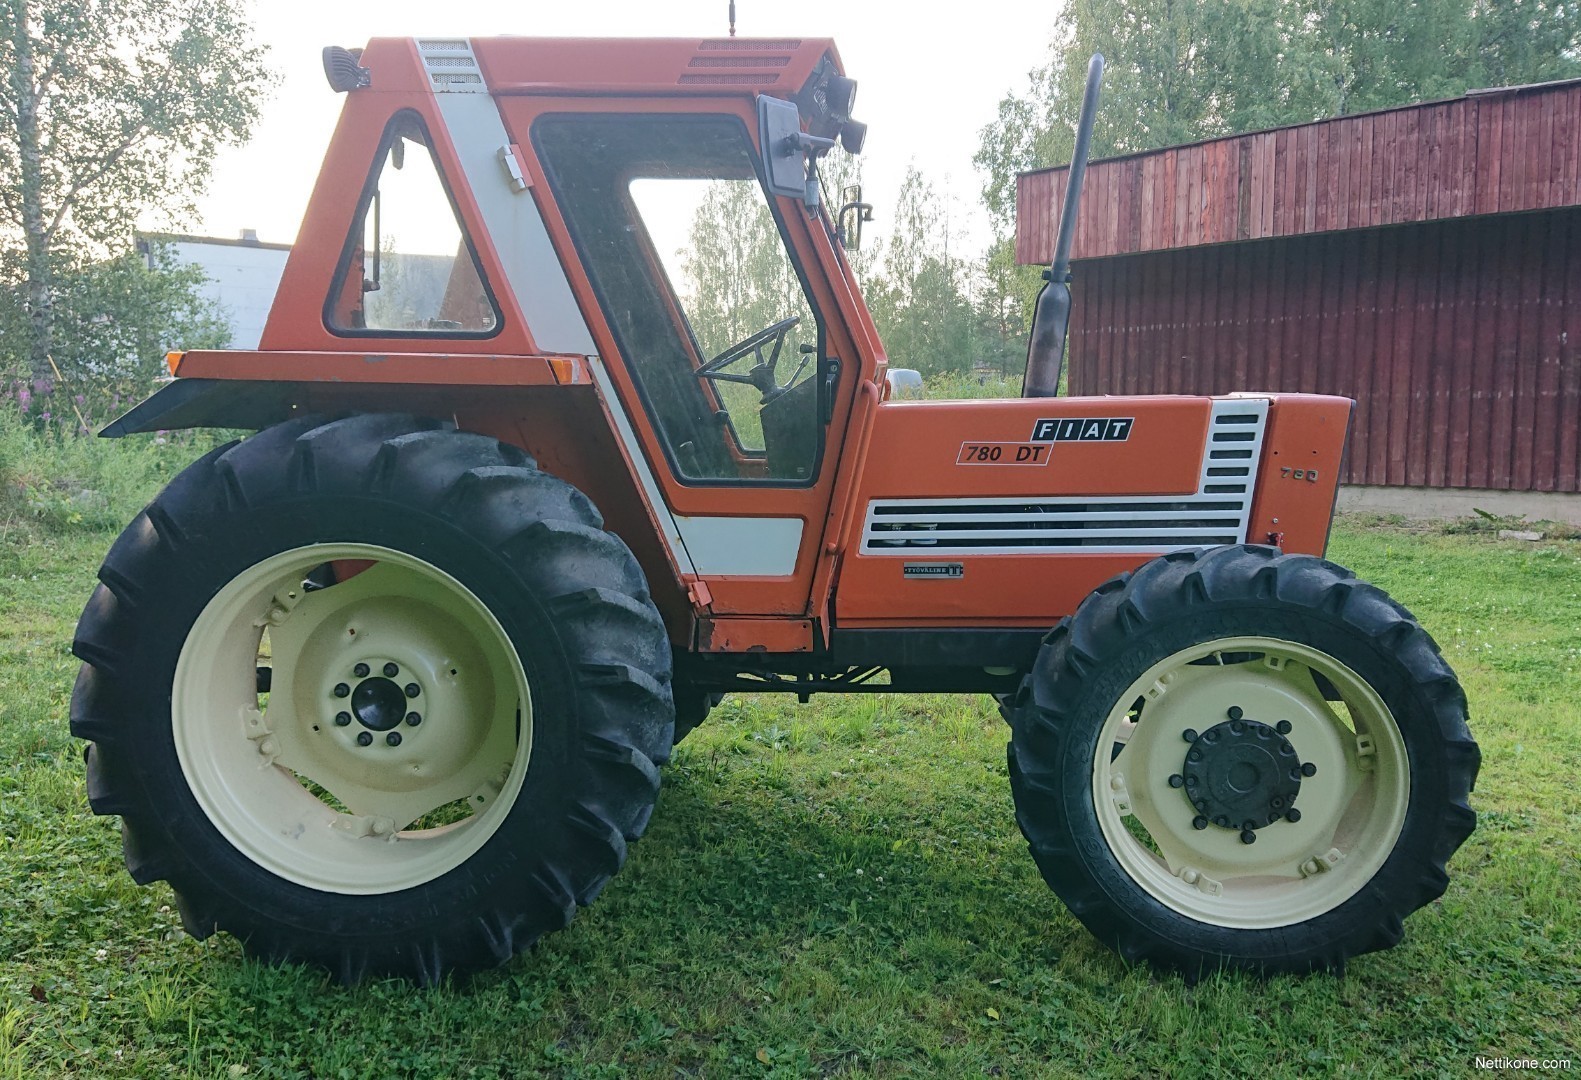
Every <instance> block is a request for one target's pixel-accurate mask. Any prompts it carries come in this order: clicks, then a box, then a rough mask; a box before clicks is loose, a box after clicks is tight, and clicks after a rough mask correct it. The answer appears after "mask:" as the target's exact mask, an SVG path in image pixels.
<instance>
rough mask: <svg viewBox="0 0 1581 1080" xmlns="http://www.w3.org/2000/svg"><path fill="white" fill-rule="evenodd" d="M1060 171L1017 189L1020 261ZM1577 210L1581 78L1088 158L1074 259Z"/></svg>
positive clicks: (1043, 236)
mask: <svg viewBox="0 0 1581 1080" xmlns="http://www.w3.org/2000/svg"><path fill="white" fill-rule="evenodd" d="M1066 171H1067V170H1066V167H1063V166H1062V167H1059V168H1055V169H1042V170H1038V171H1036V172H1029V173H1023V174H1021V175H1020V176H1019V177H1018V178H1017V192H1016V197H1017V198H1016V202H1017V223H1016V258H1017V260H1018V261H1020V262H1023V263H1039V262H1044V261H1046V260H1047V259H1048V257H1049V254H1050V253H1051V252H1052V251H1053V247H1054V227H1055V222H1056V221H1057V220H1058V216H1059V203H1060V200H1061V199H1063V198H1064V193H1065V177H1066ZM1574 205H1581V79H1569V80H1564V81H1561V82H1552V83H1539V84H1535V85H1531V86H1513V87H1499V88H1495V89H1489V90H1477V91H1473V92H1471V93H1468V94H1466V95H1465V96H1463V97H1458V98H1451V99H1448V100H1445V101H1434V102H1424V103H1420V104H1415V105H1406V106H1400V107H1397V108H1393V109H1383V110H1379V111H1377V112H1369V113H1360V114H1356V115H1353V116H1342V117H1335V118H1332V119H1327V120H1319V121H1315V122H1313V123H1308V124H1296V125H1292V126H1289V127H1282V128H1273V129H1269V130H1266V131H1255V132H1250V133H1248V134H1244V135H1233V136H1226V137H1223V138H1218V139H1209V140H1205V141H1203V142H1197V143H1190V144H1187V145H1183V146H1173V147H1167V148H1165V149H1162V150H1153V151H1149V152H1146V153H1140V154H1131V155H1128V156H1125V157H1118V158H1110V159H1106V160H1103V161H1095V162H1093V163H1092V164H1091V165H1090V166H1089V167H1088V171H1087V186H1086V190H1085V192H1084V193H1083V197H1082V207H1081V213H1080V215H1079V216H1078V219H1077V228H1076V236H1075V240H1074V244H1073V248H1072V254H1073V257H1074V258H1077V259H1084V258H1086V259H1090V258H1102V257H1105V256H1109V255H1119V254H1126V253H1131V252H1141V251H1160V250H1168V249H1172V248H1185V247H1197V246H1201V245H1205V244H1220V243H1232V242H1235V241H1239V240H1254V239H1262V238H1267V237H1275V236H1301V235H1307V234H1312V233H1321V232H1331V231H1336V230H1341V229H1359V228H1374V227H1377V226H1382V225H1396V224H1404V223H1409V222H1422V221H1433V220H1440V219H1444V218H1453V217H1469V216H1474V215H1481V214H1499V213H1511V212H1516V211H1525V210H1542V209H1551V208H1557V207H1564V206H1574Z"/></svg>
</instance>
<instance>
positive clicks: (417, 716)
mask: <svg viewBox="0 0 1581 1080" xmlns="http://www.w3.org/2000/svg"><path fill="white" fill-rule="evenodd" d="M406 722H407V723H408V724H410V725H411V726H412V727H416V726H417V725H418V724H421V723H422V722H423V714H422V713H416V712H409V713H407V714H406Z"/></svg>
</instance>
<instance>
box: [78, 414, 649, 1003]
mask: <svg viewBox="0 0 1581 1080" xmlns="http://www.w3.org/2000/svg"><path fill="white" fill-rule="evenodd" d="M99 580H100V582H101V584H100V585H99V586H98V588H97V589H96V590H95V591H94V594H93V596H92V598H91V599H90V600H89V601H88V605H87V608H86V610H85V611H84V612H83V615H82V619H81V621H80V622H79V624H78V627H77V635H76V640H75V642H74V644H73V651H74V652H75V653H76V655H77V656H78V657H80V658H81V659H82V660H83V662H84V663H83V666H82V669H81V672H80V674H79V675H78V678H77V684H76V688H75V690H74V692H73V695H72V704H71V728H72V732H73V734H75V735H77V736H78V737H80V738H83V739H87V740H89V745H88V747H87V748H86V759H87V787H88V799H89V802H90V804H91V805H92V807H93V810H94V812H96V813H99V814H117V815H120V817H121V819H122V837H123V842H124V849H125V856H126V864H127V868H128V870H129V871H130V872H131V875H132V877H133V878H134V879H136V880H137V881H138V882H139V883H142V884H147V883H149V882H152V881H155V880H159V879H164V880H168V881H169V882H170V884H171V886H172V887H173V888H174V890H175V892H176V897H177V901H178V904H179V907H180V911H181V914H182V918H183V921H184V923H185V925H186V928H187V930H188V932H189V933H191V934H192V935H193V936H194V937H197V938H204V937H207V936H208V935H209V934H210V933H212V932H213V931H214V930H216V929H220V930H226V931H228V932H230V933H232V934H234V935H235V936H236V937H238V938H239V939H241V941H242V943H243V944H244V946H245V948H246V951H247V952H248V953H249V954H250V955H252V956H255V957H258V958H261V959H264V960H268V961H275V962H280V961H302V962H307V963H311V964H316V965H321V966H323V967H324V968H327V969H328V970H329V971H331V972H332V973H333V974H334V975H336V976H337V977H338V978H339V979H340V980H341V981H343V982H345V983H348V984H349V983H355V982H357V981H359V980H360V979H362V978H364V977H367V976H383V975H395V976H404V977H408V978H411V979H414V980H416V981H418V982H420V983H423V984H425V985H429V984H434V983H437V982H439V981H441V980H442V979H444V978H445V977H446V976H447V975H448V974H451V973H456V974H463V973H467V972H472V971H477V970H480V969H483V968H487V967H492V966H495V965H497V964H501V963H503V962H505V961H507V960H509V959H510V958H511V957H512V956H514V955H515V954H516V953H518V952H520V951H521V950H523V949H525V948H526V947H527V946H528V945H530V944H531V943H532V942H534V941H535V940H536V939H537V938H538V937H539V936H541V935H542V934H544V933H546V932H548V931H551V930H556V929H559V928H560V927H563V926H565V925H566V924H567V923H568V922H569V921H570V920H571V918H572V916H573V914H574V913H575V911H576V907H577V905H579V904H587V903H589V902H591V901H592V900H593V898H594V897H596V896H597V895H598V893H599V890H600V889H602V888H603V887H604V884H605V883H606V882H607V881H608V880H609V879H610V877H611V875H613V874H614V873H615V872H616V871H617V870H618V869H619V868H620V866H621V864H622V863H623V862H624V861H625V858H626V846H627V843H628V842H629V841H631V840H635V839H636V838H637V837H639V836H640V835H642V832H643V829H644V828H645V827H646V825H647V823H648V818H649V815H650V814H651V813H652V810H653V806H654V801H655V799H656V797H657V793H658V788H659V773H658V769H657V764H658V763H661V762H663V761H664V760H666V759H667V758H668V756H669V751H670V745H671V737H672V725H673V721H674V713H673V706H672V702H671V696H670V686H669V681H670V671H671V654H670V645H669V642H668V639H667V638H666V635H665V632H664V627H663V624H662V622H661V621H660V618H659V614H658V612H657V610H655V608H654V606H653V603H652V601H651V600H650V598H649V595H648V590H647V587H646V584H645V582H644V580H643V577H642V572H641V570H640V569H639V568H638V566H637V563H636V561H635V560H634V559H633V558H632V555H631V553H630V552H629V551H628V550H627V548H626V546H625V545H624V544H622V543H621V542H620V541H619V540H618V539H616V538H615V537H614V536H613V535H611V534H609V533H607V532H604V531H603V530H602V521H601V518H600V517H599V514H598V512H597V511H596V510H595V509H594V508H593V505H592V503H590V502H589V501H588V499H587V498H586V497H585V496H584V495H583V494H582V493H580V492H578V491H577V490H575V489H574V488H572V487H571V486H570V485H568V484H565V483H564V482H562V481H560V480H558V479H556V478H554V477H552V476H549V475H547V474H545V473H542V472H540V471H538V469H537V468H536V466H535V465H534V463H533V461H532V460H531V459H530V458H529V457H528V456H527V455H526V454H525V453H523V452H522V451H520V450H518V449H517V448H515V447H513V446H510V445H507V444H503V443H500V442H498V441H496V440H494V439H491V438H485V437H483V436H481V435H474V434H464V433H460V432H457V431H454V430H446V429H443V428H442V427H441V425H440V424H439V423H438V422H436V421H432V420H425V419H419V418H415V417H410V416H392V415H382V414H372V415H355V416H351V417H347V418H343V419H336V420H325V419H321V418H304V419H299V420H293V421H290V422H288V423H285V424H281V425H279V426H277V427H273V428H270V429H267V430H265V431H263V432H260V433H259V434H257V435H254V436H252V437H250V438H248V439H246V440H245V441H242V442H237V443H231V444H230V445H228V446H224V447H221V448H219V449H217V450H215V451H214V452H212V453H210V454H208V455H207V456H205V457H203V458H202V459H200V460H199V461H197V462H196V463H195V464H193V465H192V466H191V467H189V468H188V469H186V470H185V471H184V472H182V473H181V474H180V475H179V476H177V477H176V478H175V479H174V480H173V481H172V482H171V483H170V485H169V486H168V487H167V488H165V490H164V491H162V492H161V493H160V494H159V495H158V496H157V497H156V498H155V499H154V501H153V502H152V503H150V504H149V506H148V507H147V509H145V510H144V511H143V512H142V513H141V514H139V515H138V516H137V518H136V520H134V521H133V522H132V524H131V525H130V526H129V527H128V528H127V529H126V531H125V532H124V533H123V534H122V535H121V537H120V538H119V539H118V540H117V541H116V543H115V544H114V545H113V547H112V548H111V550H110V552H109V554H108V556H107V557H106V559H105V561H104V565H103V567H102V568H101V570H100V571H99ZM265 669H267V674H266V673H265Z"/></svg>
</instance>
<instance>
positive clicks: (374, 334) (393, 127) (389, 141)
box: [321, 109, 505, 341]
mask: <svg viewBox="0 0 1581 1080" xmlns="http://www.w3.org/2000/svg"><path fill="white" fill-rule="evenodd" d="M412 124H415V125H416V127H417V129H418V130H419V131H421V132H422V135H423V143H424V147H425V149H427V151H428V156H429V157H430V158H431V159H432V160H433V164H434V172H435V174H436V175H437V176H438V177H439V187H440V190H442V191H443V192H444V193H445V200H446V201H447V202H448V203H449V204H450V212H451V213H452V214H454V215H455V220H456V231H457V232H459V233H460V234H461V239H462V242H463V243H465V244H466V248H467V253H468V254H469V255H470V256H471V257H472V265H473V267H474V268H475V269H476V270H477V274H478V283H479V284H480V285H482V286H483V295H484V296H485V297H486V298H487V300H488V304H489V309H490V310H491V311H493V312H494V325H493V326H492V327H490V328H489V329H487V330H452V329H434V330H391V329H379V328H367V327H362V328H359V327H354V326H340V325H337V324H336V322H335V318H334V314H335V300H336V298H337V297H339V296H340V295H341V291H342V290H343V289H344V288H345V286H346V278H347V275H349V274H350V272H351V257H352V252H354V251H355V250H356V248H357V245H358V244H359V243H360V242H361V241H362V238H363V236H364V235H366V232H367V227H368V211H369V209H370V207H371V206H372V204H373V196H374V193H375V192H377V191H378V190H379V178H380V176H382V175H383V173H384V168H385V164H386V163H387V161H388V159H389V154H390V148H391V147H393V146H394V145H395V140H396V139H398V138H400V137H401V135H400V131H403V130H410V125H412ZM365 257H366V255H365ZM364 295H366V294H364ZM321 318H322V321H323V323H324V329H325V330H327V331H329V332H330V333H331V334H333V335H334V336H336V337H342V338H381V339H392V338H393V339H397V340H406V341H433V340H442V341H443V340H450V341H456V340H466V341H485V340H487V339H489V338H493V337H498V336H499V335H500V334H501V333H502V332H503V331H504V329H505V311H504V309H503V308H502V307H501V306H500V302H499V297H498V296H496V295H495V292H494V286H493V284H492V283H491V282H490V281H489V276H488V273H487V272H486V271H485V269H484V266H483V259H482V258H481V257H480V256H479V254H478V248H477V244H475V243H474V242H473V240H472V231H471V230H470V229H468V228H467V223H466V219H465V218H464V217H462V215H461V206H460V204H458V203H457V202H456V195H455V191H454V188H453V185H452V184H451V182H450V178H449V177H448V176H446V175H445V167H444V163H443V162H441V161H440V160H439V151H438V149H437V148H436V147H435V145H434V136H433V132H432V131H431V130H430V129H429V127H428V123H427V121H425V120H424V119H423V115H422V114H421V113H419V112H418V111H417V110H416V109H401V110H399V111H397V112H395V113H393V114H392V115H391V116H390V119H389V121H388V122H386V123H385V125H384V134H383V135H382V136H380V138H379V148H378V150H376V151H375V152H374V155H373V165H372V167H371V168H370V169H369V171H368V178H367V179H366V180H365V181H363V185H362V193H361V194H360V195H358V197H357V206H356V209H355V210H354V211H353V213H352V218H351V228H350V230H348V232H347V234H346V242H345V244H344V245H343V246H342V247H341V252H340V258H339V260H338V261H337V262H336V264H335V274H334V276H333V277H332V278H331V279H330V283H329V294H328V295H327V296H326V297H325V298H324V308H323V312H322V315H321Z"/></svg>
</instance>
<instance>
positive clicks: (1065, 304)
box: [1021, 53, 1103, 397]
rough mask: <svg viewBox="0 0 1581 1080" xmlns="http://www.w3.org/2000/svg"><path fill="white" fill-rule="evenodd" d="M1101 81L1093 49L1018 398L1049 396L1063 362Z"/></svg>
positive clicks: (1098, 57)
mask: <svg viewBox="0 0 1581 1080" xmlns="http://www.w3.org/2000/svg"><path fill="white" fill-rule="evenodd" d="M1102 81H1103V54H1102V53H1093V54H1092V60H1091V62H1090V63H1088V65H1087V89H1086V92H1085V93H1083V94H1082V98H1081V118H1080V120H1079V121H1078V122H1077V124H1076V147H1075V150H1074V152H1073V153H1072V154H1071V159H1070V179H1069V182H1068V183H1067V184H1066V185H1065V205H1064V206H1063V207H1061V208H1060V216H1059V233H1058V234H1057V235H1056V236H1055V238H1054V261H1053V263H1052V264H1050V266H1049V268H1048V269H1047V270H1045V271H1043V282H1044V284H1043V289H1042V291H1040V292H1039V293H1038V302H1037V307H1036V308H1035V309H1034V310H1033V313H1032V337H1031V340H1030V341H1029V342H1028V343H1027V373H1026V378H1025V379H1024V380H1023V381H1022V384H1021V396H1022V397H1054V396H1055V395H1056V394H1058V393H1059V377H1060V371H1061V370H1062V369H1063V368H1064V367H1065V331H1066V330H1067V329H1068V328H1069V327H1070V244H1071V239H1072V238H1073V237H1074V236H1075V235H1076V206H1077V203H1078V202H1079V201H1080V199H1081V185H1082V180H1083V179H1085V178H1086V176H1087V144H1088V143H1090V142H1091V141H1092V122H1093V118H1094V117H1095V116H1096V115H1097V113H1098V84H1099V83H1101V82H1102Z"/></svg>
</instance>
